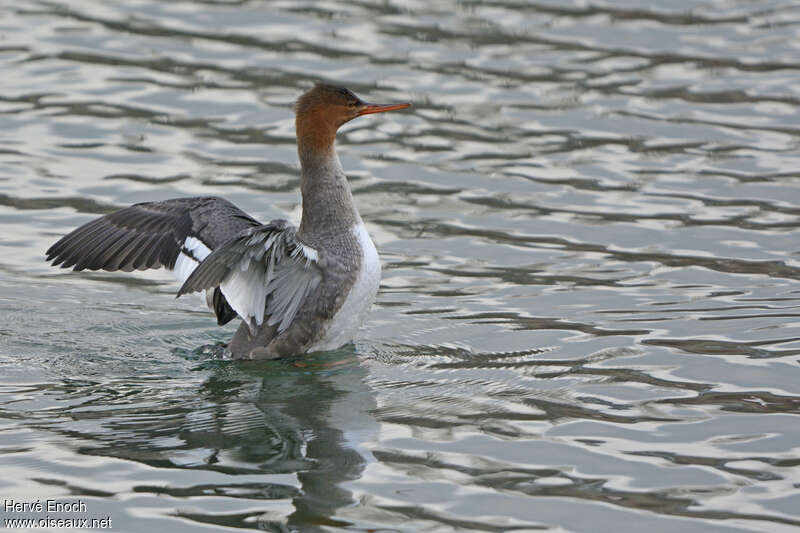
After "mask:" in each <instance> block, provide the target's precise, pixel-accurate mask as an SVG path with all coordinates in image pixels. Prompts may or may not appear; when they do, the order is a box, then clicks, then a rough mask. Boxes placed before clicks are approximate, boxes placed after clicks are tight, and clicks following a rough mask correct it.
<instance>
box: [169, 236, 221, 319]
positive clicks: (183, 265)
mask: <svg viewBox="0 0 800 533" xmlns="http://www.w3.org/2000/svg"><path fill="white" fill-rule="evenodd" d="M183 248H185V249H186V250H188V251H189V252H190V253H191V254H192V255H191V256H190V255H187V254H185V253H184V252H183V251H181V252H180V253H179V254H178V259H176V260H175V266H174V267H173V268H172V275H173V276H175V277H176V278H177V279H178V281H180V282H181V283H183V282H185V281H186V279H187V278H188V277H189V276H191V274H192V272H194V269H195V268H197V265H199V264H200V262H201V261H202V260H203V259H205V258H206V257H207V256H208V254H210V253H211V250H210V249H209V248H208V246H206V245H205V244H203V241H201V240H200V239H196V238H194V237H186V240H185V241H183ZM200 297H201V298H203V300H204V301H205V303H206V305H207V306H208V307H209V309H211V310H213V309H214V303H213V301H212V300H211V298H210V296H208V295H206V291H201V292H200Z"/></svg>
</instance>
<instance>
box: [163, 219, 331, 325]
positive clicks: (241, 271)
mask: <svg viewBox="0 0 800 533" xmlns="http://www.w3.org/2000/svg"><path fill="white" fill-rule="evenodd" d="M187 244H188V245H192V246H195V247H196V248H198V249H199V247H197V246H196V244H197V243H196V242H191V243H190V242H189V240H188V239H187ZM187 250H188V246H187ZM206 255H208V254H206ZM198 257H199V256H198ZM318 260H319V253H318V251H317V250H315V249H314V248H312V247H310V246H307V245H305V244H303V243H302V242H300V241H298V240H297V238H296V236H295V229H294V227H292V226H290V225H289V224H288V222H286V221H285V220H273V221H272V222H270V223H269V224H264V225H263V226H259V227H255V228H250V229H248V230H244V231H242V232H241V233H240V234H239V235H238V236H237V237H236V238H234V239H232V240H230V241H228V242H226V243H225V244H223V245H222V246H220V247H218V248H216V249H215V250H214V251H213V252H211V254H210V255H208V257H206V258H205V259H204V260H201V261H200V262H199V265H190V264H189V263H188V261H191V259H187V260H186V261H187V263H183V262H182V263H181V265H180V267H181V268H182V269H183V268H185V269H186V271H189V269H190V268H191V267H192V266H196V268H192V269H191V271H190V273H189V275H188V277H187V279H186V281H185V282H184V284H183V286H182V287H181V288H180V290H179V291H178V295H181V294H186V293H189V292H195V291H202V290H207V289H210V288H212V287H216V286H219V288H220V290H221V291H222V294H223V295H224V296H225V300H227V302H228V304H229V305H230V306H231V308H232V309H233V310H234V311H236V314H238V315H239V316H240V317H241V318H242V319H243V320H244V321H245V323H246V324H247V325H248V326H249V328H250V331H251V333H253V334H254V335H255V334H256V332H257V331H258V326H260V325H261V324H263V323H264V322H265V321H267V323H268V325H270V326H277V329H278V332H282V331H285V330H286V328H288V327H289V326H290V325H291V323H292V321H293V320H294V318H295V316H296V315H297V312H298V311H299V309H300V308H301V307H302V305H303V303H304V302H305V301H306V300H307V299H308V297H309V295H310V294H312V293H313V291H314V289H316V288H317V286H318V285H319V282H320V280H321V279H322V274H321V272H320V269H319V264H318ZM176 270H177V265H176Z"/></svg>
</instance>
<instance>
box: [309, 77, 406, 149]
mask: <svg viewBox="0 0 800 533" xmlns="http://www.w3.org/2000/svg"><path fill="white" fill-rule="evenodd" d="M410 105H411V104H409V103H402V104H371V103H368V102H365V101H363V100H362V99H361V98H359V97H358V96H356V95H355V94H353V92H352V91H350V90H349V89H346V88H344V87H337V86H335V85H328V84H325V83H317V84H316V85H314V87H313V88H312V89H310V90H308V91H306V92H305V93H303V95H302V96H301V97H300V98H298V100H297V103H296V104H295V106H294V110H295V115H296V117H295V128H296V131H297V143H298V147H299V148H300V150H301V151H302V150H311V151H312V152H316V153H320V154H322V153H325V152H328V151H329V150H330V149H331V148H332V147H333V142H334V139H335V137H336V130H338V129H339V127H340V126H341V125H342V124H344V123H346V122H349V121H351V120H353V119H354V118H356V117H359V116H361V115H369V114H371V113H383V112H384V111H393V110H395V109H405V108H406V107H409V106H410Z"/></svg>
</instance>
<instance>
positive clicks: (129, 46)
mask: <svg viewBox="0 0 800 533" xmlns="http://www.w3.org/2000/svg"><path fill="white" fill-rule="evenodd" d="M0 61H2V69H1V70H0V73H2V78H0V229H1V230H2V233H1V234H0V474H2V475H1V476H0V499H3V500H8V499H15V500H16V501H23V502H31V501H35V500H37V499H40V500H42V501H44V500H46V499H55V500H58V501H74V500H76V499H80V500H82V501H83V502H84V503H85V505H86V507H87V509H86V512H85V513H82V514H80V516H81V517H88V518H91V517H104V516H109V517H111V519H112V527H113V529H114V530H115V531H153V532H156V531H165V532H166V531H169V532H173V531H199V530H202V529H205V530H218V529H222V528H228V529H229V530H230V531H235V530H241V529H266V530H272V531H318V530H328V531H334V530H354V531H403V532H406V531H409V532H411V531H436V532H440V531H454V530H462V531H464V530H467V531H511V530H518V531H523V530H524V531H530V530H548V531H554V532H558V531H561V532H566V531H569V532H587V533H593V532H605V531H614V532H620V533H623V532H641V531H648V532H651V533H655V532H669V533H673V532H674V531H676V530H680V531H682V532H686V533H689V532H737V531H751V532H764V531H769V532H782V531H796V530H798V528H799V527H800V423H799V422H800V417H799V416H798V415H800V368H798V361H799V360H800V357H799V356H800V320H799V317H800V257H798V254H799V253H800V246H798V238H797V236H798V227H799V226H800V171H799V170H798V169H800V8H798V5H797V3H796V2H791V1H788V0H786V1H780V0H778V1H764V2H755V1H754V2H739V1H733V0H718V1H682V2H668V3H653V2H645V1H633V0H632V1H626V2H591V3H587V2H578V1H576V2H565V3H558V2H523V1H520V2H515V1H511V0H506V1H498V2H478V1H471V0H465V1H458V2H454V1H447V2H416V1H413V0H412V1H392V0H389V1H374V2H372V1H363V2H338V1H332V2H324V3H322V2H319V3H318V2H309V3H301V2H294V1H286V2H247V1H241V2H237V1H231V2H213V1H205V2H201V1H197V2H190V1H182V2H162V1H157V0H140V1H130V0H126V1H118V2H116V1H115V2H111V1H99V0H98V1H67V2H52V3H48V2H33V1H31V2H11V1H8V0H7V1H4V2H2V3H1V4H0ZM315 78H316V79H319V78H322V79H326V80H330V81H336V82H339V83H342V84H345V85H347V86H349V87H350V88H352V89H353V90H355V91H356V92H358V93H359V94H361V95H363V96H364V97H367V98H369V99H372V100H383V101H398V100H399V101H403V100H408V99H410V100H412V101H413V102H414V107H413V108H412V109H411V110H409V111H408V112H404V113H392V114H387V115H386V116H374V117H369V118H363V119H359V120H358V121H354V122H353V123H351V124H350V125H348V126H347V127H346V128H344V131H343V132H342V133H341V134H340V136H339V152H340V156H341V158H342V161H343V163H344V166H345V168H346V169H347V170H348V172H349V175H350V177H351V183H352V187H353V191H354V194H355V197H356V201H357V203H358V205H359V208H360V210H361V213H362V216H363V218H364V219H365V221H366V223H367V226H368V228H369V230H370V232H371V234H372V236H373V238H374V240H375V241H376V243H377V246H378V249H379V251H380V253H381V257H382V260H383V267H384V275H383V281H382V284H381V291H380V293H379V295H378V301H377V303H376V305H375V308H374V310H373V312H372V314H371V315H370V318H369V320H368V322H367V324H366V325H365V327H364V328H363V330H362V333H361V335H360V337H359V339H358V341H357V343H356V345H355V347H352V348H347V349H343V350H341V351H339V352H335V353H328V354H317V355H314V356H311V357H307V358H301V359H294V360H287V361H273V362H266V363H262V364H242V363H235V362H229V361H220V360H216V359H214V358H213V354H214V353H215V349H214V345H216V344H218V343H221V342H225V341H226V340H228V339H229V338H230V336H231V335H232V331H233V326H231V327H227V328H217V327H216V325H215V322H214V320H213V317H212V316H211V315H210V314H208V313H207V312H206V311H203V310H202V306H201V305H199V304H200V302H199V300H197V299H196V298H181V299H179V300H175V299H174V297H173V294H174V291H175V290H176V289H177V287H176V284H175V282H174V281H172V279H171V277H170V276H169V274H167V273H164V272H149V273H134V274H124V273H118V274H108V273H77V274H76V273H72V272H69V271H63V270H57V269H53V268H51V267H49V266H48V265H47V264H46V263H45V262H44V258H43V253H44V250H45V249H46V248H47V247H48V245H49V244H51V243H52V242H53V241H54V240H56V239H57V238H58V237H60V236H61V235H63V234H64V233H65V232H67V231H68V230H70V229H72V228H74V227H76V226H77V225H79V224H81V223H84V222H86V221H88V220H90V219H91V218H92V217H95V216H97V215H98V214H102V213H106V212H108V211H110V210H113V209H115V208H118V207H122V206H125V205H128V204H131V203H134V202H138V201H145V200H160V199H166V198H171V197H176V196H188V195H207V194H214V195H220V196H224V197H226V198H228V199H230V200H232V201H234V202H235V203H237V204H238V205H239V206H241V207H242V208H243V209H245V210H246V211H248V212H249V213H251V214H252V215H254V216H256V217H257V218H260V219H262V220H269V219H271V218H275V217H289V218H295V219H296V218H297V217H298V214H299V206H298V201H299V193H298V190H297V189H298V175H299V174H298V165H297V162H296V154H295V148H294V130H293V118H292V111H291V105H292V102H293V100H294V99H295V98H296V97H297V95H298V94H300V93H301V92H302V91H303V90H304V89H305V88H307V87H308V86H309V84H310V81H311V80H312V79H315ZM44 514H46V513H41V514H36V513H34V514H33V515H30V514H19V513H13V512H3V513H2V517H1V518H2V519H6V518H9V517H12V518H13V517H19V516H35V517H39V516H44ZM51 515H52V516H66V515H59V514H58V513H51Z"/></svg>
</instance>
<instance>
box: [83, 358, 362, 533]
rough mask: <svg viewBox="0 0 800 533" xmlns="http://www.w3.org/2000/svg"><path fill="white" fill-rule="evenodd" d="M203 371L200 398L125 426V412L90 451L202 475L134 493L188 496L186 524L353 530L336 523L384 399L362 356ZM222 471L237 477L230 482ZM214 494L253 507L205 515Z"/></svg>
mask: <svg viewBox="0 0 800 533" xmlns="http://www.w3.org/2000/svg"><path fill="white" fill-rule="evenodd" d="M203 366H204V367H205V368H203V369H202V370H203V371H205V370H208V368H209V367H210V369H211V371H212V373H211V375H210V376H209V377H208V379H207V380H205V382H204V383H203V384H202V387H201V390H200V391H199V394H198V391H197V389H196V388H195V390H194V394H193V395H187V394H185V391H184V393H181V394H177V397H176V395H175V394H176V393H170V392H166V391H161V394H160V396H161V401H160V403H159V404H158V406H157V407H156V408H155V409H154V410H149V411H148V413H147V414H146V415H145V414H142V410H141V409H137V411H136V412H137V413H139V415H138V416H131V417H122V418H124V420H120V418H121V417H119V412H117V413H116V416H114V419H113V420H108V421H107V424H104V426H105V429H106V431H103V432H101V435H102V436H100V435H98V438H99V440H102V441H106V442H104V443H103V445H102V446H101V447H99V448H98V447H96V446H91V447H90V448H85V449H83V450H82V452H83V453H87V454H92V455H103V456H114V457H120V458H125V459H130V460H136V461H139V462H143V463H146V464H148V465H150V466H154V467H159V468H171V469H174V468H186V469H191V470H194V471H195V472H196V477H195V474H194V473H193V474H192V478H191V479H192V483H191V484H190V486H185V485H184V486H180V487H177V486H163V485H159V486H151V485H148V484H139V485H137V486H135V487H134V488H133V490H134V491H135V492H139V493H155V494H162V495H169V496H172V497H175V498H181V499H185V500H184V502H185V503H184V504H180V505H178V508H179V511H178V515H179V516H181V517H182V518H183V519H188V520H192V521H197V522H202V523H206V524H216V525H218V526H227V527H237V528H243V527H244V528H253V529H262V530H264V529H266V530H274V531H285V530H301V531H314V530H316V529H317V528H321V527H324V526H334V527H335V526H340V527H341V526H346V525H348V523H347V522H344V521H340V520H337V519H336V518H335V516H336V514H337V509H340V508H342V507H343V506H348V505H351V504H352V503H353V497H352V494H351V493H350V492H349V491H348V490H347V489H345V488H343V487H342V484H343V483H344V482H347V481H350V480H355V479H358V478H359V477H360V476H361V474H362V472H363V470H364V468H365V466H366V464H367V461H368V457H369V455H368V453H369V452H366V451H364V450H362V449H360V443H362V442H364V441H365V440H367V439H369V438H370V435H371V434H373V432H375V431H376V430H377V427H378V425H377V423H376V422H375V420H374V418H373V417H372V415H371V414H370V413H371V412H372V410H373V409H374V407H375V398H374V395H373V394H372V393H371V391H370V389H369V388H368V387H367V385H366V384H365V379H364V378H365V376H366V371H365V369H364V368H363V367H362V366H361V365H360V363H359V360H358V359H357V357H356V355H355V353H354V351H353V350H352V349H350V350H346V349H345V350H339V351H336V352H328V353H324V354H322V353H321V354H311V355H309V356H304V357H303V358H302V359H297V360H280V361H266V362H258V363H255V362H252V363H251V362H228V361H215V362H211V363H208V364H204V365H203ZM109 426H114V427H113V428H110V427H109ZM108 429H113V430H114V431H113V432H111V433H112V434H113V435H115V437H113V441H114V442H108V441H109V440H112V439H109V436H110V434H109V432H108V431H107V430H108ZM216 472H221V473H224V474H227V475H226V476H225V478H224V479H225V481H224V482H223V483H220V482H219V480H220V477H219V475H218V474H216ZM195 479H196V480H197V482H196V483H195ZM209 496H213V497H223V498H225V497H230V498H241V499H246V500H247V502H244V501H243V502H242V503H243V504H245V505H243V506H242V508H243V509H246V510H245V511H243V512H240V513H230V514H224V515H220V514H219V513H218V512H211V511H210V509H211V508H213V509H217V508H218V505H211V506H209V507H208V509H209V511H208V512H205V510H204V503H203V502H204V501H206V502H207V500H206V499H207V498H208V497H209ZM194 497H197V499H196V500H194V501H193V498H194ZM201 497H202V498H201ZM253 500H261V501H263V502H264V504H265V505H264V508H263V509H260V508H259V504H258V503H256V504H255V505H253ZM276 504H277V505H276ZM174 509H175V508H174V507H173V509H171V510H170V512H175V510H174ZM254 509H255V510H254Z"/></svg>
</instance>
